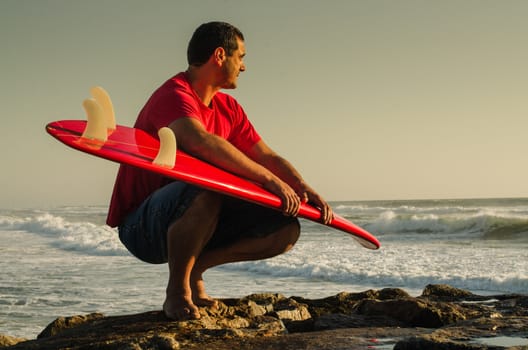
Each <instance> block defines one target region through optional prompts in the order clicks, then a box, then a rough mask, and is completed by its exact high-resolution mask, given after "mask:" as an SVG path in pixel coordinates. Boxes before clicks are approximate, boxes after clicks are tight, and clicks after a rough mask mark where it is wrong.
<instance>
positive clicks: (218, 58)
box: [213, 47, 227, 66]
mask: <svg viewBox="0 0 528 350" xmlns="http://www.w3.org/2000/svg"><path fill="white" fill-rule="evenodd" d="M213 57H214V60H215V62H216V63H217V64H218V65H219V66H221V65H222V64H223V62H224V61H225V59H226V57H227V55H226V52H225V50H224V48H223V47H217V48H216V49H215V50H214V53H213Z"/></svg>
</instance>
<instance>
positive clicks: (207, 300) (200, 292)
mask: <svg viewBox="0 0 528 350" xmlns="http://www.w3.org/2000/svg"><path fill="white" fill-rule="evenodd" d="M191 289H192V300H193V302H194V304H195V305H197V306H205V307H212V308H217V307H218V301H216V300H215V299H213V298H211V297H210V296H209V295H208V294H207V293H206V292H205V284H204V281H203V278H202V275H201V274H200V275H199V276H197V277H196V276H193V277H191Z"/></svg>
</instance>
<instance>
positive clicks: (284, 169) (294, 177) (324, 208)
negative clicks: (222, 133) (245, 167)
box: [248, 140, 334, 224]
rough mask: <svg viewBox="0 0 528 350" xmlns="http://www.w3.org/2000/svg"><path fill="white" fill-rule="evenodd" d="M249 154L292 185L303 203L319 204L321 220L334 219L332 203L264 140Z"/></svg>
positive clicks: (326, 222)
mask: <svg viewBox="0 0 528 350" xmlns="http://www.w3.org/2000/svg"><path fill="white" fill-rule="evenodd" d="M248 156H249V157H250V158H251V159H253V160H254V161H255V162H257V163H259V164H262V165H263V166H264V167H265V168H267V169H269V170H270V171H271V172H273V173H274V174H275V175H277V176H278V177H279V178H281V179H282V180H283V181H285V182H286V183H287V184H288V185H290V187H292V188H293V190H294V191H295V192H296V193H297V195H298V196H299V198H300V199H301V201H302V202H303V203H306V202H311V203H313V204H314V205H315V206H317V207H318V208H319V209H320V210H321V218H322V220H321V221H323V222H324V223H325V224H328V223H330V221H332V219H333V216H334V214H333V211H332V208H331V207H330V205H329V204H328V203H327V202H326V201H325V200H324V199H323V197H321V196H320V195H319V194H318V193H317V192H315V190H314V189H313V188H311V187H310V186H309V185H308V184H307V183H306V181H304V179H303V178H302V176H301V175H300V174H299V172H298V171H297V170H296V169H295V168H294V167H293V165H292V164H291V163H290V162H288V161H287V160H286V159H284V158H282V157H281V156H279V155H278V154H277V153H275V152H274V151H273V150H272V149H271V148H270V147H268V145H266V143H265V142H264V141H262V140H261V141H259V142H258V143H257V144H255V145H254V146H253V147H252V148H251V149H250V150H249V152H248Z"/></svg>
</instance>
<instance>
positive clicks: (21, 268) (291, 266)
mask: <svg viewBox="0 0 528 350" xmlns="http://www.w3.org/2000/svg"><path fill="white" fill-rule="evenodd" d="M334 207H335V208H336V211H337V212H338V213H339V214H340V215H343V216H345V217H347V218H349V219H351V220H353V221H354V222H355V223H357V224H359V225H362V226H363V227H365V228H366V229H368V230H369V231H371V232H372V233H374V234H375V235H376V236H377V237H378V238H379V240H380V241H381V244H382V248H381V249H380V250H377V251H372V250H368V249H364V248H361V247H360V246H359V245H357V244H356V243H355V241H354V240H353V239H351V238H350V237H349V236H348V235H346V234H344V233H341V232H338V231H335V230H332V229H329V228H326V227H324V226H321V225H318V224H315V223H311V222H307V221H303V222H302V226H303V235H302V236H301V239H300V240H299V242H298V244H297V245H296V247H295V248H294V249H293V250H292V251H291V252H289V253H287V254H285V255H282V256H279V257H276V258H273V259H270V260H265V261H256V262H244V263H237V264H231V265H226V266H223V267H219V268H216V269H213V270H211V271H209V272H208V273H207V274H206V276H205V279H206V283H207V286H208V291H209V292H210V294H211V295H212V296H215V297H240V296H244V295H247V294H251V293H258V292H275V293H283V294H285V295H287V296H289V295H302V296H305V297H309V298H317V297H325V296H329V295H334V294H336V293H338V292H341V291H349V292H360V291H364V290H366V289H369V288H375V289H380V288H385V287H399V288H403V289H405V290H407V291H408V292H410V293H411V294H414V295H417V294H420V293H421V290H422V289H423V288H424V287H425V286H426V285H427V284H430V283H447V284H450V285H453V286H455V287H459V288H464V289H469V290H471V291H474V292H478V293H485V294H499V293H527V291H528V250H527V248H528V200H526V199H524V200H519V199H516V200H478V201H472V200H465V201H423V202H420V201H414V202H365V203H348V202H341V203H335V205H334ZM105 214H106V208H105V207H83V208H78V207H68V208H66V207H63V208H55V209H50V210H11V211H7V210H4V211H0V270H1V271H2V274H0V333H3V334H8V335H12V336H20V337H27V338H33V337H35V336H36V335H37V334H38V333H39V332H40V331H41V330H42V329H43V328H44V327H45V326H46V325H47V324H48V323H49V322H51V321H52V320H53V319H55V318H56V317H58V316H69V315H74V314H82V313H89V312H103V313H106V314H124V313H133V312H142V311H147V310H155V309H159V308H160V306H161V303H162V302H163V297H164V289H165V283H166V279H167V267H166V266H165V265H149V264H145V263H142V262H140V261H138V260H136V259H135V258H133V257H132V256H130V255H129V253H128V252H127V251H126V249H124V248H123V247H122V245H121V243H120V242H119V239H118V238H117V233H116V231H115V230H114V229H111V228H109V227H107V226H105V225H104V224H103V223H104V217H105Z"/></svg>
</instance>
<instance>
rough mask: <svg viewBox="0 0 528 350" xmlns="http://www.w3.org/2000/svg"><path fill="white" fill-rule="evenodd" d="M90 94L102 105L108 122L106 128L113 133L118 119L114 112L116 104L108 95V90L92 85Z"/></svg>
mask: <svg viewBox="0 0 528 350" xmlns="http://www.w3.org/2000/svg"><path fill="white" fill-rule="evenodd" d="M90 94H91V95H92V97H93V98H94V99H95V100H96V101H97V103H98V104H99V106H101V108H102V110H103V115H104V119H105V123H106V128H107V129H108V131H109V132H110V133H111V132H112V131H114V130H115V129H116V120H115V114H114V105H113V104H112V100H111V99H110V96H109V95H108V93H107V92H106V90H105V89H103V88H102V87H100V86H94V87H92V88H91V89H90Z"/></svg>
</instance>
